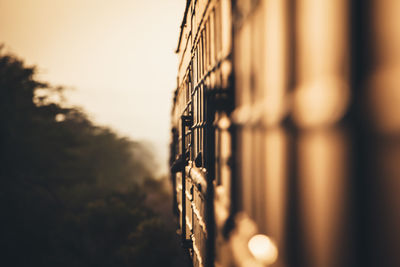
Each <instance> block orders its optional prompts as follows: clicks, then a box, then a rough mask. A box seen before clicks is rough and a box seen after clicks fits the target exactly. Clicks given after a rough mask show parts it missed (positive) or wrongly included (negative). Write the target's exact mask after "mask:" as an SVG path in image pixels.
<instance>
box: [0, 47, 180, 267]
mask: <svg viewBox="0 0 400 267" xmlns="http://www.w3.org/2000/svg"><path fill="white" fill-rule="evenodd" d="M35 72H36V68H35V67H26V66H25V65H24V63H23V61H21V60H20V59H18V58H16V57H15V56H13V55H9V54H5V53H4V52H3V50H2V49H1V48H0V148H1V150H0V160H1V168H0V187H1V192H0V209H1V211H2V220H1V222H0V235H1V237H2V238H1V241H0V242H1V247H0V250H1V252H0V253H1V254H3V255H2V262H3V263H5V266H19V267H20V266H42V267H45V266H61V267H62V266H177V262H179V261H177V258H176V257H177V249H176V244H175V242H174V233H173V231H172V229H171V228H168V227H167V225H166V224H165V222H164V221H163V219H162V217H161V216H160V215H159V214H157V213H156V212H155V211H154V209H152V207H151V205H148V203H160V202H163V201H164V202H165V197H166V194H165V193H163V190H164V189H163V188H162V187H161V186H159V185H157V184H159V182H158V181H157V180H155V179H154V178H153V172H152V169H151V166H152V165H153V163H152V162H151V159H150V158H149V157H148V155H149V151H148V150H147V148H146V147H145V146H143V145H142V144H141V143H138V142H134V141H131V140H129V139H127V138H122V137H119V136H118V135H117V134H115V133H114V132H113V131H112V130H110V129H108V128H105V127H98V126H96V125H94V124H93V123H92V122H91V121H90V120H89V119H88V118H87V116H86V115H85V114H84V112H83V111H82V110H80V109H78V108H66V107H64V106H63V105H62V102H61V103H54V102H52V101H51V98H53V96H54V95H58V96H62V91H63V89H62V87H52V86H50V85H49V84H47V83H43V82H39V81H37V80H35ZM61 99H62V97H61ZM142 155H146V156H145V157H144V156H142ZM149 185H152V186H149ZM150 189H151V191H152V192H151V193H152V196H154V195H156V196H159V197H160V199H161V198H163V199H162V200H161V201H160V200H159V201H158V202H157V201H156V202H154V201H147V200H146V199H147V198H148V195H149V191H150Z"/></svg>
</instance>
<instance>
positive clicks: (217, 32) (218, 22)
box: [214, 3, 221, 61]
mask: <svg viewBox="0 0 400 267" xmlns="http://www.w3.org/2000/svg"><path fill="white" fill-rule="evenodd" d="M220 27H221V12H220V7H219V3H218V4H217V5H216V7H215V24H214V29H215V30H214V32H215V36H216V38H215V60H216V61H218V54H219V51H220V49H221V48H220V45H221V44H220V43H221V34H220V30H219V29H220Z"/></svg>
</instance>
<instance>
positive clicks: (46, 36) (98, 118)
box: [0, 0, 185, 171]
mask: <svg viewBox="0 0 400 267" xmlns="http://www.w3.org/2000/svg"><path fill="white" fill-rule="evenodd" d="M184 8H185V0H167V1H166V0H151V1H149V0H147V1H146V0H113V1H109V0H0V43H3V44H5V46H6V50H7V51H10V52H12V53H14V54H16V55H17V56H18V57H20V58H23V59H24V60H25V62H26V63H27V64H29V65H37V66H38V70H39V75H38V77H37V78H38V79H40V80H43V81H48V82H50V83H51V84H54V85H64V86H66V87H67V88H71V90H67V97H68V102H69V103H70V104H73V105H78V106H81V107H83V108H84V109H85V110H86V111H87V112H88V113H89V115H90V116H91V118H92V119H94V121H95V122H96V123H98V124H100V125H107V126H111V127H112V128H113V129H115V130H116V131H117V132H118V133H120V134H121V135H124V136H129V137H131V138H132V139H134V140H141V141H147V142H150V143H151V144H152V146H153V148H154V151H155V154H156V156H157V158H158V159H159V160H160V162H161V165H162V169H163V171H165V170H166V160H167V153H168V143H169V115H170V106H171V98H172V92H173V89H174V88H175V87H176V72H177V57H176V55H175V54H174V50H175V48H176V45H177V41H178V34H179V25H180V22H181V19H182V16H183V12H184Z"/></svg>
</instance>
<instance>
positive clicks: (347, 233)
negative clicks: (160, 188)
mask: <svg viewBox="0 0 400 267" xmlns="http://www.w3.org/2000/svg"><path fill="white" fill-rule="evenodd" d="M398 14H400V1H397V0H384V1H382V0H353V1H346V0H187V1H186V7H185V11H184V16H183V19H182V23H181V27H180V34H179V40H178V46H177V50H176V53H177V55H178V58H179V64H178V74H177V88H176V90H174V95H173V105H172V112H171V147H170V166H171V180H172V185H173V186H172V187H173V195H174V212H175V214H176V216H177V219H178V220H177V221H178V222H179V224H178V233H179V235H180V237H181V244H182V247H183V249H184V250H185V252H186V253H187V255H189V256H190V258H191V263H192V265H193V266H194V267H202V266H204V267H214V266H215V267H228V266H229V267H231V266H241V267H258V266H260V267H261V266H275V267H302V266H307V267H336V266H340V267H346V266H349V267H350V266H352V267H353V266H363V267H366V266H388V267H391V266H393V267H394V266H400V253H398V252H399V251H400V193H399V192H400V163H399V162H400V20H399V19H398Z"/></svg>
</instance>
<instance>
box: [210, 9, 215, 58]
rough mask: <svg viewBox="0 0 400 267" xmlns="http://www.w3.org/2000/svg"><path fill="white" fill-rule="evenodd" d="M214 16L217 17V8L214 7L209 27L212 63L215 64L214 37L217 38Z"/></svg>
mask: <svg viewBox="0 0 400 267" xmlns="http://www.w3.org/2000/svg"><path fill="white" fill-rule="evenodd" d="M214 17H215V10H214V9H213V10H212V11H211V14H210V25H209V28H210V40H209V42H210V64H211V65H214V50H215V47H214V42H215V40H214V38H215V32H214V30H215V29H214V27H215V21H214Z"/></svg>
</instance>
